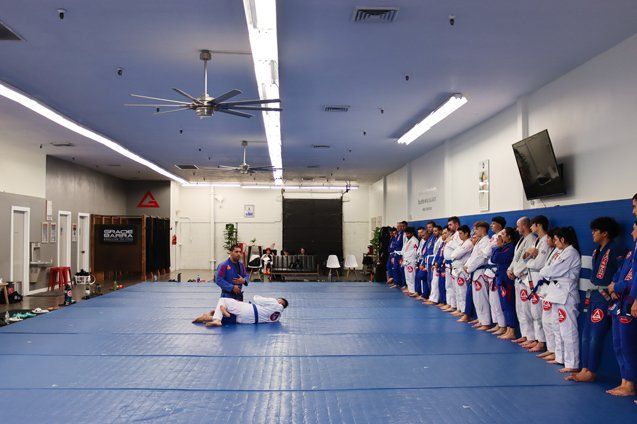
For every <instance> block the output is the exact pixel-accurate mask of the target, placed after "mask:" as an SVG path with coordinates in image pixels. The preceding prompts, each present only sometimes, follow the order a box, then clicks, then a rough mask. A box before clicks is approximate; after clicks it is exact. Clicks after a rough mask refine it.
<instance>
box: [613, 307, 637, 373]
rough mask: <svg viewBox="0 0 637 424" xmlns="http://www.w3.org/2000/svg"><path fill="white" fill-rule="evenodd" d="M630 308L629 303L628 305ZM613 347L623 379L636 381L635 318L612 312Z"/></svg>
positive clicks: (636, 345) (636, 333) (636, 344)
mask: <svg viewBox="0 0 637 424" xmlns="http://www.w3.org/2000/svg"><path fill="white" fill-rule="evenodd" d="M628 306H629V308H630V305H628ZM612 321H613V349H614V350H615V355H616V356H617V363H618V364H619V373H620V374H621V377H622V378H623V379H626V380H628V381H632V382H633V383H634V382H635V381H637V319H636V318H633V317H631V316H626V315H619V316H618V315H616V314H613V318H612Z"/></svg>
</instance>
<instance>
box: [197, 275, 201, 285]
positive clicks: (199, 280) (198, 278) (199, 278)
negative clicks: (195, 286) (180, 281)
mask: <svg viewBox="0 0 637 424" xmlns="http://www.w3.org/2000/svg"><path fill="white" fill-rule="evenodd" d="M197 282H198V283H201V277H200V276H199V274H197Z"/></svg>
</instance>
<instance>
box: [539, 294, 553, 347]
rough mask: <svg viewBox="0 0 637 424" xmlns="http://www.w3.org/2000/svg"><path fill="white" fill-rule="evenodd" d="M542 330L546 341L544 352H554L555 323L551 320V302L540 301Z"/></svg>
mask: <svg viewBox="0 0 637 424" xmlns="http://www.w3.org/2000/svg"><path fill="white" fill-rule="evenodd" d="M540 303H541V304H542V328H543V329H544V336H545V339H546V350H548V351H549V352H555V323H554V322H553V320H554V319H555V317H554V316H553V308H554V306H553V305H552V304H551V302H548V301H546V300H542V301H541V302H540Z"/></svg>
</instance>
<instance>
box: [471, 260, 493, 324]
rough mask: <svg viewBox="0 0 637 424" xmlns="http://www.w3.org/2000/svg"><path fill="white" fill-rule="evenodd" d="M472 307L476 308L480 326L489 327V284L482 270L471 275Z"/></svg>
mask: <svg viewBox="0 0 637 424" xmlns="http://www.w3.org/2000/svg"><path fill="white" fill-rule="evenodd" d="M471 289H472V290H473V305H474V306H475V308H476V314H477V315H478V321H479V322H480V325H491V308H489V282H488V280H487V278H486V277H485V276H484V270H483V269H480V270H477V271H475V272H474V273H473V284H472V287H471Z"/></svg>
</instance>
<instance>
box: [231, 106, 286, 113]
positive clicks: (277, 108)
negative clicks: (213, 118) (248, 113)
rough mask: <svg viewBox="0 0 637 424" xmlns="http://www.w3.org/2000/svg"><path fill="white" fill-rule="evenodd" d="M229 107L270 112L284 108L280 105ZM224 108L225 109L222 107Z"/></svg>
mask: <svg viewBox="0 0 637 424" xmlns="http://www.w3.org/2000/svg"><path fill="white" fill-rule="evenodd" d="M228 109H232V110H265V111H270V112H281V111H282V110H283V109H281V108H280V107H259V106H230V107H229V108H228ZM220 110H224V109H220Z"/></svg>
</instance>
